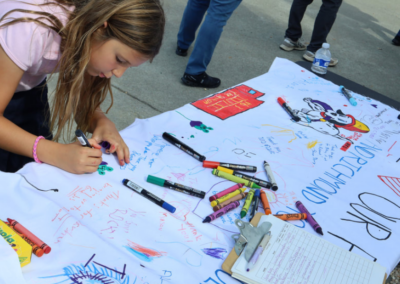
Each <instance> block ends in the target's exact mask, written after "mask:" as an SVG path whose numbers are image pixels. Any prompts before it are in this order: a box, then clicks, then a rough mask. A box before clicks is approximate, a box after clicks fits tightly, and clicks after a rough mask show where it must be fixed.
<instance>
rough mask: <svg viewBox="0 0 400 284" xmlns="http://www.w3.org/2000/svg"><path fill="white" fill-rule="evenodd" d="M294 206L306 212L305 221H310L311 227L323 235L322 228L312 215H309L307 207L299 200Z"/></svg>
mask: <svg viewBox="0 0 400 284" xmlns="http://www.w3.org/2000/svg"><path fill="white" fill-rule="evenodd" d="M296 207H297V209H299V210H300V212H301V213H306V214H307V221H308V223H310V225H311V227H313V229H314V231H316V232H317V233H318V234H321V235H324V234H323V233H322V228H321V226H320V225H319V224H318V223H317V221H315V219H314V217H313V216H311V213H310V212H308V210H307V208H306V207H305V206H304V205H303V203H301V202H300V201H297V202H296Z"/></svg>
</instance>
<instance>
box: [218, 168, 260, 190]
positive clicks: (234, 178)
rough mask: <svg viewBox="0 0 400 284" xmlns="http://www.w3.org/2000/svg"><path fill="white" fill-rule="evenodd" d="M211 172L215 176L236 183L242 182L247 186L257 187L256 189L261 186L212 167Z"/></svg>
mask: <svg viewBox="0 0 400 284" xmlns="http://www.w3.org/2000/svg"><path fill="white" fill-rule="evenodd" d="M212 174H213V175H215V176H219V177H222V178H224V179H227V180H230V181H233V182H236V183H243V184H244V185H245V186H247V187H251V188H258V189H260V188H261V187H260V186H259V185H257V184H255V183H254V182H251V181H248V180H245V179H242V178H240V177H235V176H233V175H230V174H227V173H225V172H223V171H219V170H217V169H213V171H212Z"/></svg>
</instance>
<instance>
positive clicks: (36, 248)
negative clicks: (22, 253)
mask: <svg viewBox="0 0 400 284" xmlns="http://www.w3.org/2000/svg"><path fill="white" fill-rule="evenodd" d="M5 224H7V226H9V227H10V229H11V230H13V231H14V232H15V233H16V234H18V235H19V236H20V237H21V238H22V239H23V240H24V241H25V242H27V243H28V244H29V245H30V246H31V247H32V252H33V254H34V255H36V256H37V257H41V256H43V254H44V251H43V250H42V249H41V248H40V247H39V246H37V245H35V244H34V243H33V242H32V241H31V240H30V239H28V238H27V236H25V235H24V234H21V233H18V232H17V231H15V230H14V229H13V227H12V226H10V223H8V222H5Z"/></svg>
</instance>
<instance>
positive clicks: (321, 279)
mask: <svg viewBox="0 0 400 284" xmlns="http://www.w3.org/2000/svg"><path fill="white" fill-rule="evenodd" d="M267 221H268V222H271V223H272V227H271V234H272V237H271V240H270V242H269V243H268V245H267V246H266V248H265V250H264V252H263V254H262V255H261V256H260V258H259V259H258V261H257V263H256V265H255V266H254V267H253V269H252V270H251V271H250V272H246V264H247V262H246V260H245V259H244V253H242V254H241V256H240V257H239V259H238V260H237V261H236V263H235V265H234V266H233V268H232V272H233V274H232V276H233V277H235V278H237V279H239V280H242V281H244V282H247V283H265V284H270V283H271V284H272V283H274V284H291V283H293V284H294V283H296V284H313V283H315V284H317V283H318V284H321V283H324V284H337V283H341V284H382V282H383V280H384V276H385V272H386V269H385V268H384V267H383V266H381V265H380V264H378V263H375V262H372V261H370V260H368V259H366V258H363V257H361V256H359V255H357V254H355V253H352V252H349V251H347V250H345V249H343V248H341V247H339V246H336V245H334V244H332V243H330V242H328V241H326V240H324V239H322V238H321V237H317V236H313V235H312V234H310V233H308V232H306V231H305V230H302V229H300V228H297V227H295V226H293V225H291V224H289V223H287V222H284V221H282V220H279V219H278V218H276V217H273V216H271V215H268V216H263V217H262V218H261V220H260V224H261V223H262V222H267Z"/></svg>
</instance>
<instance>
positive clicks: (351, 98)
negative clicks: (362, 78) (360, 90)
mask: <svg viewBox="0 0 400 284" xmlns="http://www.w3.org/2000/svg"><path fill="white" fill-rule="evenodd" d="M340 91H341V92H342V94H343V95H344V96H345V97H346V98H347V99H348V100H349V102H350V104H351V105H352V106H356V105H357V102H356V100H355V99H354V98H353V96H352V95H351V94H350V91H349V90H347V89H346V88H345V87H343V86H340Z"/></svg>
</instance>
